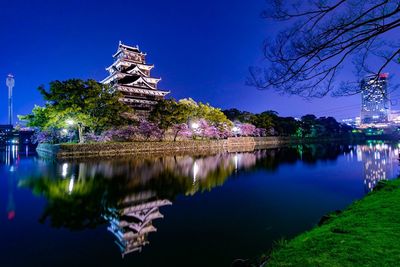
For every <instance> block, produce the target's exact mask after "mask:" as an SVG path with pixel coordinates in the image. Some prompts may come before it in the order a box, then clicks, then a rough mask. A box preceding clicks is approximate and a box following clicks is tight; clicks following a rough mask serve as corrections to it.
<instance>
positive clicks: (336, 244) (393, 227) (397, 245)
mask: <svg viewBox="0 0 400 267" xmlns="http://www.w3.org/2000/svg"><path fill="white" fill-rule="evenodd" d="M281 243H283V244H281V245H280V247H278V248H276V249H275V250H273V251H272V253H271V255H270V259H269V260H268V262H267V263H266V264H265V265H264V266H329V267H333V266H400V179H397V180H394V181H390V182H384V183H380V184H378V186H377V187H376V189H375V190H374V192H372V193H370V194H368V195H367V196H366V197H365V198H363V199H361V200H359V201H357V202H355V203H353V204H352V205H351V206H350V207H349V208H347V209H346V210H344V211H343V212H342V213H340V214H337V215H331V216H330V218H329V219H328V220H327V221H326V222H325V223H324V224H322V225H321V226H318V227H316V228H314V229H312V230H310V231H309V232H305V233H303V234H301V235H299V236H297V237H296V238H294V239H293V240H291V241H289V242H287V243H285V242H281Z"/></svg>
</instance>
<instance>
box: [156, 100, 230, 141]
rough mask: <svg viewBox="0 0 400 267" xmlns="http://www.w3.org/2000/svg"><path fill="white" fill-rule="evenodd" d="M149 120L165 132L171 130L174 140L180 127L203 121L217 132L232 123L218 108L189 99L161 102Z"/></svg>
mask: <svg viewBox="0 0 400 267" xmlns="http://www.w3.org/2000/svg"><path fill="white" fill-rule="evenodd" d="M149 120H150V121H152V122H154V123H157V125H158V126H159V127H160V128H161V129H162V130H163V131H164V132H165V131H167V130H169V129H172V131H173V134H174V140H176V138H177V136H178V135H179V132H180V131H181V130H179V129H180V127H184V126H183V124H186V125H188V124H190V123H191V122H196V121H200V120H205V121H206V122H207V125H209V126H213V127H216V128H217V129H218V130H219V131H221V132H222V131H225V128H227V127H230V126H232V122H231V121H230V120H229V119H228V118H227V117H226V116H225V114H224V113H223V112H222V111H221V110H220V109H218V108H214V107H212V106H211V105H209V104H203V103H200V102H199V103H197V102H195V101H194V100H193V99H191V98H187V99H181V100H179V101H175V100H174V99H168V100H162V101H160V102H159V103H158V104H157V105H156V106H155V108H154V109H153V110H152V112H151V114H150V117H149Z"/></svg>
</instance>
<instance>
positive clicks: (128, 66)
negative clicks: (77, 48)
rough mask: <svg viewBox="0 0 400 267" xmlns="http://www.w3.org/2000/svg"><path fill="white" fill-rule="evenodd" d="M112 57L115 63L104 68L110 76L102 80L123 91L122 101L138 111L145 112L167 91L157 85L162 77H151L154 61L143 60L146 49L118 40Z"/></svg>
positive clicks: (142, 113) (145, 113)
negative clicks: (141, 49)
mask: <svg viewBox="0 0 400 267" xmlns="http://www.w3.org/2000/svg"><path fill="white" fill-rule="evenodd" d="M113 58H114V63H113V64H112V65H111V66H109V67H108V68H106V70H107V71H108V72H109V76H108V77H107V78H105V79H104V80H103V81H101V83H103V84H109V85H111V86H112V87H113V88H114V89H115V90H118V91H120V92H121V93H122V94H123V98H122V99H121V101H123V102H124V103H126V104H127V105H129V106H131V107H132V108H133V109H134V110H135V111H136V112H137V113H138V114H139V115H147V114H148V113H149V112H150V111H151V109H152V107H153V106H154V105H156V104H157V103H158V101H159V100H162V99H164V97H165V96H166V95H167V94H168V93H169V91H162V90H158V89H157V84H158V82H159V81H160V80H161V79H160V78H153V77H151V75H150V71H151V70H152V69H153V67H154V65H149V64H147V63H146V53H143V52H141V51H140V50H139V47H138V46H128V45H124V44H122V43H121V42H119V45H118V50H117V52H116V53H115V54H114V55H113Z"/></svg>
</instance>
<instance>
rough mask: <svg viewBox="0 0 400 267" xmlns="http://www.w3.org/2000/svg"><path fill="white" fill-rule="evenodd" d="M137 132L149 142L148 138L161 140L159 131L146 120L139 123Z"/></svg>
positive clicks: (153, 124)
mask: <svg viewBox="0 0 400 267" xmlns="http://www.w3.org/2000/svg"><path fill="white" fill-rule="evenodd" d="M137 132H138V133H139V135H141V136H143V137H144V138H145V140H149V139H150V138H155V139H161V138H162V131H161V129H160V128H159V127H158V126H157V125H156V124H155V123H152V122H148V121H146V120H141V121H140V123H139V126H138V127H137Z"/></svg>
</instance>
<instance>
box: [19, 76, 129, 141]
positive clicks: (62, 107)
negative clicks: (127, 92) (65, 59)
mask: <svg viewBox="0 0 400 267" xmlns="http://www.w3.org/2000/svg"><path fill="white" fill-rule="evenodd" d="M39 91H40V93H41V94H42V95H43V97H44V99H45V100H46V101H47V103H46V106H45V107H38V106H35V108H34V109H33V110H32V114H29V115H26V116H21V117H20V119H21V120H26V121H27V125H28V126H32V127H38V128H39V129H41V130H45V129H48V128H66V127H71V126H74V127H77V129H78V132H79V141H80V142H83V141H84V138H83V131H84V129H86V130H89V131H95V132H101V131H103V130H105V129H108V128H111V127H115V126H121V125H126V124H127V123H128V122H130V120H131V119H129V118H127V117H131V118H132V116H131V115H132V114H133V110H132V109H131V108H129V107H128V106H127V105H125V104H124V103H122V102H121V101H120V100H119V99H120V98H121V94H120V92H118V91H114V90H112V89H110V88H109V87H108V86H105V85H103V84H100V83H98V82H96V81H94V80H87V81H83V80H79V79H70V80H66V81H53V82H51V83H50V87H49V88H48V89H46V88H44V86H41V87H39ZM68 121H69V123H68ZM72 124H73V125H72Z"/></svg>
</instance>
